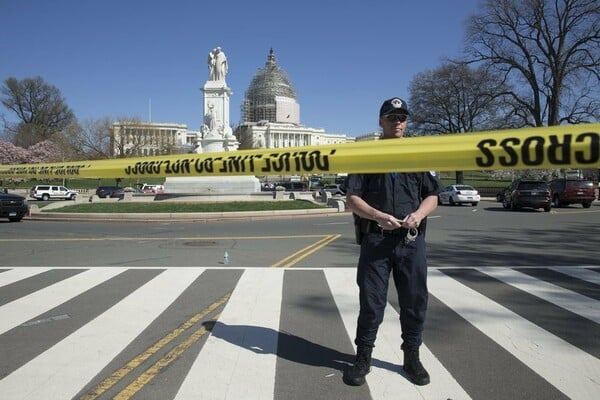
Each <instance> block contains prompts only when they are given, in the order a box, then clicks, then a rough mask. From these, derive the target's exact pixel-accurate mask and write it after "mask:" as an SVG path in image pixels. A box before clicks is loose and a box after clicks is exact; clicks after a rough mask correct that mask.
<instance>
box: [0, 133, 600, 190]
mask: <svg viewBox="0 0 600 400" xmlns="http://www.w3.org/2000/svg"><path fill="white" fill-rule="evenodd" d="M599 166H600V124H598V123H596V124H581V125H567V126H554V127H546V128H530V129H519V130H502V131H489V132H480V133H469V134H448V135H441V136H425V137H412V138H402V139H387V140H385V141H380V140H377V141H366V142H355V143H345V144H335V145H324V146H309V147H286V148H281V149H256V150H238V151H229V152H214V153H203V154H195V153H194V154H177V155H168V156H154V157H152V156H150V157H138V158H120V159H111V160H96V161H71V162H62V163H49V164H23V165H0V177H3V178H38V179H45V178H67V177H68V178H75V177H76V178H126V177H186V176H224V175H259V176H261V175H296V174H329V173H377V172H390V171H398V172H411V171H430V170H431V171H475V170H503V169H504V170H506V169H542V168H544V169H545V168H574V167H575V168H598V167H599Z"/></svg>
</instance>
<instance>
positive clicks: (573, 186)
mask: <svg viewBox="0 0 600 400" xmlns="http://www.w3.org/2000/svg"><path fill="white" fill-rule="evenodd" d="M549 185H550V190H552V206H553V207H565V206H568V205H569V204H581V205H582V206H583V208H590V206H591V205H592V202H593V201H594V199H595V198H596V192H595V191H594V182H592V181H588V180H583V179H564V178H563V179H555V180H553V181H551V182H550V184H549Z"/></svg>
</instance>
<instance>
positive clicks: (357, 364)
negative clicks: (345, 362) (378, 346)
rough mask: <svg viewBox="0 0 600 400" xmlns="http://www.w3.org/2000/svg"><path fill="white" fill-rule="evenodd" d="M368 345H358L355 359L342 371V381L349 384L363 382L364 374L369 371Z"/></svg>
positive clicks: (359, 384)
mask: <svg viewBox="0 0 600 400" xmlns="http://www.w3.org/2000/svg"><path fill="white" fill-rule="evenodd" d="M372 351H373V349H372V348H370V347H359V348H358V349H357V350H356V359H355V360H354V364H352V365H351V366H350V367H349V368H348V369H346V370H345V371H344V383H345V384H346V385H351V386H361V385H364V383H365V376H366V375H367V374H368V373H369V372H370V371H371V352H372Z"/></svg>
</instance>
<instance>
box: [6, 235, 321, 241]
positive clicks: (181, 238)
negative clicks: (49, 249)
mask: <svg viewBox="0 0 600 400" xmlns="http://www.w3.org/2000/svg"><path fill="white" fill-rule="evenodd" d="M317 237H323V235H283V236H221V237H218V236H217V237H215V236H205V237H203V236H200V237H198V236H193V237H114V236H113V237H107V238H18V239H14V238H13V239H8V238H6V239H0V242H78V241H96V240H97V241H107V240H112V241H119V242H120V241H125V240H138V241H141V240H148V241H150V240H271V239H298V238H317Z"/></svg>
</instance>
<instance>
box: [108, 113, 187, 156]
mask: <svg viewBox="0 0 600 400" xmlns="http://www.w3.org/2000/svg"><path fill="white" fill-rule="evenodd" d="M188 136H189V131H188V129H187V125H185V124H168V123H167V124H165V123H154V122H140V121H118V122H115V123H113V124H112V126H111V148H112V151H113V154H112V155H113V157H142V156H157V155H163V154H175V153H182V152H187V151H188V150H189V149H193V143H189V142H188Z"/></svg>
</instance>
